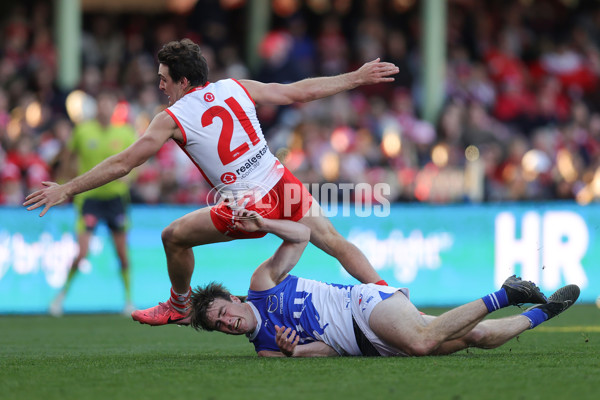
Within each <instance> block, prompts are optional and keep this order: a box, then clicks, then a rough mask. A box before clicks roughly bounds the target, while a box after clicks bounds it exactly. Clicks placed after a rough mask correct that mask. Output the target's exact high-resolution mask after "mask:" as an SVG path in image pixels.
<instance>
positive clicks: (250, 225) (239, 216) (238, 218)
mask: <svg viewBox="0 0 600 400" xmlns="http://www.w3.org/2000/svg"><path fill="white" fill-rule="evenodd" d="M234 225H235V229H241V230H243V231H246V232H256V231H258V230H261V229H262V228H263V226H264V225H265V222H264V221H263V217H261V216H260V215H259V214H258V213H257V212H256V211H248V210H246V209H242V210H237V211H236V212H235V216H234Z"/></svg>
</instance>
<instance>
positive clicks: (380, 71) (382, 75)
mask: <svg viewBox="0 0 600 400" xmlns="http://www.w3.org/2000/svg"><path fill="white" fill-rule="evenodd" d="M399 72H400V69H399V68H398V67H397V66H396V65H394V64H392V63H389V62H381V61H380V59H379V58H376V59H375V60H373V61H370V62H368V63H365V64H364V65H363V66H362V67H360V68H359V69H357V70H356V73H357V76H358V83H359V85H372V84H374V83H381V82H393V81H394V78H392V77H391V76H390V75H396V74H397V73H399Z"/></svg>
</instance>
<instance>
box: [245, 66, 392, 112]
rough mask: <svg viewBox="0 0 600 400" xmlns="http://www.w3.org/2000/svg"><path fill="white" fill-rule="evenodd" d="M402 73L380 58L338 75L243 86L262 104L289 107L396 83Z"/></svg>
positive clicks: (246, 83)
mask: <svg viewBox="0 0 600 400" xmlns="http://www.w3.org/2000/svg"><path fill="white" fill-rule="evenodd" d="M398 72H400V70H399V69H398V67H397V66H396V65H394V64H392V63H389V62H382V61H381V60H380V59H379V58H377V59H375V60H373V61H370V62H368V63H365V64H364V65H363V66H362V67H360V68H359V69H357V70H355V71H352V72H348V73H345V74H341V75H336V76H325V77H319V78H308V79H303V80H301V81H298V82H294V83H288V84H281V83H262V82H258V81H252V80H241V81H240V83H241V84H242V85H243V86H244V87H245V88H246V90H248V93H249V94H250V96H251V97H252V99H253V100H254V101H255V102H256V103H258V104H275V105H286V104H292V103H296V102H300V103H306V102H308V101H312V100H317V99H321V98H323V97H328V96H332V95H334V94H336V93H340V92H343V91H345V90H350V89H354V88H356V87H358V86H363V85H372V84H375V83H383V82H393V81H394V78H392V75H395V74H397V73H398Z"/></svg>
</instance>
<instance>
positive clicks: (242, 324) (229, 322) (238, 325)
mask: <svg viewBox="0 0 600 400" xmlns="http://www.w3.org/2000/svg"><path fill="white" fill-rule="evenodd" d="M206 315H207V317H208V320H209V321H210V323H211V325H212V326H213V328H214V329H215V330H217V331H219V332H223V333H227V334H229V335H244V334H246V333H250V332H253V331H254V329H255V328H256V317H255V316H254V313H253V312H252V309H251V308H250V306H249V305H248V304H245V303H242V302H241V301H240V299H239V298H237V297H235V296H231V301H227V300H224V299H215V300H214V301H213V302H212V304H211V306H210V307H209V308H208V311H207V313H206Z"/></svg>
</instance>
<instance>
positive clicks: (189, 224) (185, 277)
mask: <svg viewBox="0 0 600 400" xmlns="http://www.w3.org/2000/svg"><path fill="white" fill-rule="evenodd" d="M229 240H231V238H230V237H228V236H225V235H223V234H222V233H221V232H219V231H218V230H217V229H216V228H215V226H214V225H213V222H212V219H211V217H210V208H209V207H205V208H202V209H199V210H196V211H193V212H191V213H189V214H186V215H184V216H183V217H181V218H179V219H177V220H175V221H173V222H172V223H171V224H170V225H169V226H168V227H166V228H165V229H164V230H163V232H162V242H163V247H164V249H165V253H166V256H167V267H168V270H169V278H170V279H171V283H172V285H173V289H174V290H175V291H176V292H179V293H182V292H183V291H186V290H188V288H189V286H190V280H191V277H192V273H193V271H194V253H193V252H192V248H193V247H195V246H199V245H203V244H209V243H218V242H225V241H229Z"/></svg>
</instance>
